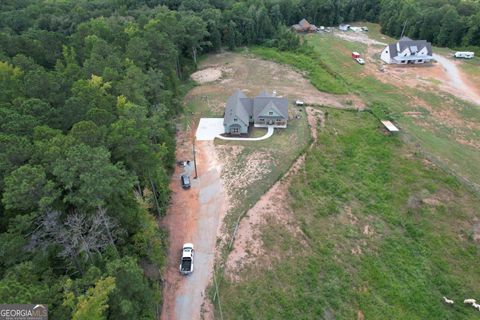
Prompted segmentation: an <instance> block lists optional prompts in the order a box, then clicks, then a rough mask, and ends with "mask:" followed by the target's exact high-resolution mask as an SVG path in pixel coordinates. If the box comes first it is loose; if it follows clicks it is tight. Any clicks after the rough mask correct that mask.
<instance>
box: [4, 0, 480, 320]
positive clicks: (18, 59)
mask: <svg viewBox="0 0 480 320" xmlns="http://www.w3.org/2000/svg"><path fill="white" fill-rule="evenodd" d="M303 17H306V18H307V19H309V20H310V21H311V22H313V23H316V24H317V25H326V26H328V25H335V24H337V23H340V22H344V21H354V20H368V21H373V22H380V23H381V25H382V30H383V31H384V32H386V33H388V34H390V35H393V36H398V35H399V34H400V33H401V31H402V27H403V25H404V23H405V22H406V26H407V27H406V34H407V35H410V36H412V37H415V38H423V39H427V40H429V41H432V42H434V43H436V44H439V45H447V46H479V45H480V3H479V2H478V1H473V0H472V1H446V0H425V1H407V0H365V1H358V0H345V1H339V0H252V1H234V0H209V1H207V0H188V1H187V0H185V1H181V0H142V1H141V0H93V1H90V0H88V1H87V0H63V1H60V0H59V1H56V0H44V1H38V0H3V1H2V2H1V3H0V193H1V197H0V198H1V204H0V257H2V259H0V301H1V302H2V303H45V304H48V305H49V310H50V316H51V318H52V319H71V318H73V319H104V318H108V319H151V318H155V317H157V315H158V312H159V308H160V307H161V279H162V277H161V272H162V270H163V267H164V265H165V259H166V258H165V255H166V252H165V248H166V244H165V241H166V235H165V234H164V232H163V231H162V230H160V229H159V228H158V225H157V218H158V217H159V216H161V215H163V214H164V213H165V211H166V207H167V205H168V201H169V189H168V185H169V176H170V174H171V172H172V168H173V164H174V151H175V145H174V134H175V123H174V119H175V117H176V115H178V114H179V113H180V112H181V111H182V103H181V101H182V94H183V91H182V88H183V83H184V82H185V80H186V79H187V78H188V75H189V74H190V73H191V72H192V71H194V70H195V68H196V62H197V57H198V56H200V55H201V54H204V53H207V52H212V51H218V50H220V49H221V48H229V49H234V48H235V47H238V46H242V45H252V44H265V45H271V46H277V47H279V48H281V49H292V48H296V47H297V46H298V45H299V43H300V42H299V39H298V37H297V36H296V35H294V34H292V33H291V32H290V31H288V29H287V27H286V26H288V25H291V24H294V23H297V22H298V21H299V20H300V19H301V18H303Z"/></svg>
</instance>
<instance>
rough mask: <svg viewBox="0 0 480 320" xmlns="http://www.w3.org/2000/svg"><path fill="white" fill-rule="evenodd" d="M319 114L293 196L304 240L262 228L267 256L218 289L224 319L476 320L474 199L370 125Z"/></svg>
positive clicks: (362, 116) (478, 280)
mask: <svg viewBox="0 0 480 320" xmlns="http://www.w3.org/2000/svg"><path fill="white" fill-rule="evenodd" d="M326 111H327V112H328V117H327V120H326V126H325V128H324V129H322V130H321V131H319V136H318V144H317V145H316V146H315V147H314V148H313V149H311V150H310V151H308V152H307V158H306V163H305V171H304V172H303V173H302V174H299V175H298V176H297V177H296V178H295V179H294V181H293V183H292V185H291V186H290V194H291V200H290V203H291V206H292V208H293V212H294V219H295V221H296V223H297V224H298V226H299V227H300V229H301V230H302V232H303V240H302V241H298V239H297V238H296V237H294V236H292V235H291V234H289V231H288V229H286V228H282V227H279V225H281V221H273V222H272V224H271V226H270V227H268V226H267V227H265V230H264V237H263V238H262V240H263V243H264V245H265V250H266V252H270V254H267V256H266V257H264V258H259V259H258V261H257V263H255V264H253V265H251V266H250V267H248V268H246V269H242V270H239V274H238V275H239V276H240V278H241V279H243V280H241V281H239V282H232V281H227V280H225V279H224V280H223V281H221V282H220V300H221V303H222V309H223V318H224V319H369V320H370V319H381V320H384V319H399V320H400V319H401V320H405V319H409V320H410V319H422V320H423V319H435V320H437V319H478V316H479V313H478V311H477V310H475V309H473V308H472V307H469V306H466V305H464V304H463V299H465V298H477V299H479V298H480V268H478V261H479V259H480V255H479V250H478V242H476V241H475V239H477V238H476V237H477V236H478V235H479V234H477V233H476V231H475V228H476V227H478V225H476V223H477V222H476V221H477V218H476V215H477V213H478V208H479V207H480V201H479V199H478V198H477V197H476V196H475V195H473V194H472V193H470V192H469V191H468V190H467V189H466V188H465V187H464V186H463V185H462V184H460V183H459V182H458V181H457V180H456V179H455V178H453V177H452V176H450V175H448V174H446V173H445V172H444V171H443V170H441V169H439V168H438V167H436V166H434V165H432V164H431V163H430V162H428V161H425V159H424V158H423V157H422V156H421V155H419V154H418V153H417V152H416V149H415V148H411V147H409V145H408V144H405V143H404V142H402V140H401V139H400V137H398V136H388V135H386V134H384V132H383V131H382V130H381V129H379V123H378V120H377V119H376V118H375V117H374V116H373V115H372V114H370V113H368V112H363V113H358V112H348V111H339V110H331V109H328V110H326ZM477 241H478V239H477ZM287 248H288V249H289V250H287ZM285 252H290V254H286V253H285ZM291 252H294V253H293V254H292V253H291ZM442 296H447V297H449V298H451V299H454V300H455V304H454V305H446V304H444V303H443V300H442Z"/></svg>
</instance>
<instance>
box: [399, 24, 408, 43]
mask: <svg viewBox="0 0 480 320" xmlns="http://www.w3.org/2000/svg"><path fill="white" fill-rule="evenodd" d="M407 21H408V20H405V23H404V24H403V29H402V34H401V35H400V39H401V38H402V37H403V34H404V33H405V27H406V26H407Z"/></svg>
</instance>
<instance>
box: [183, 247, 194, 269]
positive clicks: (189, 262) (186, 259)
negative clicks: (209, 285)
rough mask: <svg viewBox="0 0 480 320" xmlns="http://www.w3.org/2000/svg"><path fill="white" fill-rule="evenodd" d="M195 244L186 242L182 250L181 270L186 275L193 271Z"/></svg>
mask: <svg viewBox="0 0 480 320" xmlns="http://www.w3.org/2000/svg"><path fill="white" fill-rule="evenodd" d="M193 255H194V250H193V244H191V243H185V244H184V245H183V250H182V260H180V272H181V273H182V274H184V275H187V274H189V273H192V272H193Z"/></svg>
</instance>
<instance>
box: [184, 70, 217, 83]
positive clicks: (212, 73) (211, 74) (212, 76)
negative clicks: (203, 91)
mask: <svg viewBox="0 0 480 320" xmlns="http://www.w3.org/2000/svg"><path fill="white" fill-rule="evenodd" d="M221 77H222V70H221V69H220V68H207V69H204V70H200V71H197V72H195V73H192V75H191V76H190V78H192V80H194V81H195V82H198V83H200V84H203V83H208V82H213V81H216V80H218V79H220V78H221Z"/></svg>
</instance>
